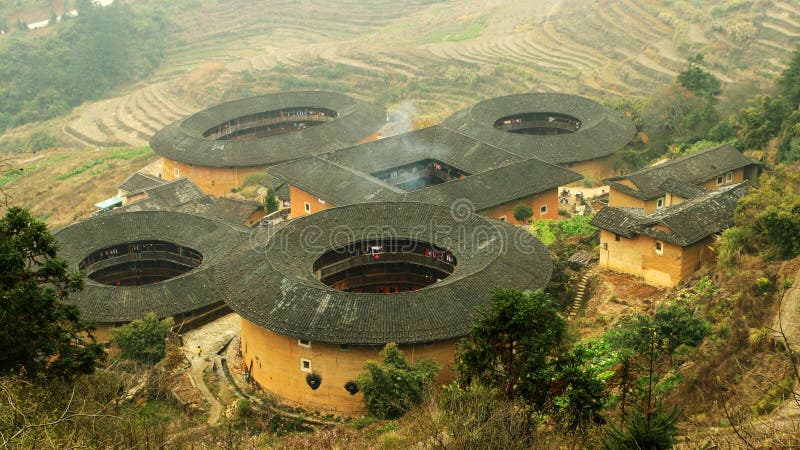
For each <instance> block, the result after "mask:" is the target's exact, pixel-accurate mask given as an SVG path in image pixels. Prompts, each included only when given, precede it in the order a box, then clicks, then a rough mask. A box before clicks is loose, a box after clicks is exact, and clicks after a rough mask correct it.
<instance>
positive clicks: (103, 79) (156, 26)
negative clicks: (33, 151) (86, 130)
mask: <svg viewBox="0 0 800 450" xmlns="http://www.w3.org/2000/svg"><path fill="white" fill-rule="evenodd" d="M78 11H79V15H78V17H76V18H72V19H67V18H66V17H64V19H63V20H62V21H61V22H59V23H58V24H56V25H55V26H52V30H48V31H50V32H48V33H43V34H39V33H37V34H33V33H32V32H15V33H11V34H9V35H6V36H3V38H2V39H1V40H0V59H2V60H3V61H5V64H3V65H2V66H0V132H3V131H5V130H6V129H8V128H10V127H14V126H17V125H21V124H25V123H29V122H33V121H40V120H45V119H49V118H52V117H56V116H58V115H61V114H64V113H66V112H68V111H69V110H70V109H71V108H73V107H75V106H77V105H80V104H81V103H83V102H85V101H87V100H93V99H97V98H99V97H101V96H102V95H104V94H106V93H107V92H108V91H109V90H111V89H112V88H113V87H115V86H117V85H119V84H120V83H124V82H130V81H134V80H137V79H140V78H142V77H144V76H146V75H148V74H149V73H151V72H152V70H153V69H154V68H155V67H156V66H157V65H158V64H159V62H160V61H161V58H162V56H163V50H164V34H165V31H166V28H167V20H166V19H165V18H164V17H162V16H161V15H160V14H158V13H156V12H153V11H151V10H148V9H145V8H139V7H133V6H129V5H118V4H114V5H112V6H109V7H105V8H103V7H99V6H93V5H91V4H90V2H88V1H82V2H79V3H78Z"/></svg>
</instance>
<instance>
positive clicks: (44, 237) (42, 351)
mask: <svg viewBox="0 0 800 450" xmlns="http://www.w3.org/2000/svg"><path fill="white" fill-rule="evenodd" d="M68 267H69V264H68V263H67V261H65V260H64V259H62V258H60V257H59V256H58V244H57V243H56V240H55V238H54V237H53V236H52V235H51V234H50V232H49V231H48V230H47V225H45V223H44V222H43V221H41V220H38V219H36V218H34V217H32V216H31V215H30V213H29V212H28V211H26V210H24V209H22V208H19V207H12V208H10V209H9V210H8V211H7V212H6V214H5V216H4V217H3V218H2V219H0V289H2V294H1V295H0V373H11V372H14V371H17V370H20V369H22V370H24V371H25V372H26V373H27V374H28V375H29V376H36V375H38V374H42V373H44V374H51V375H56V376H63V377H69V376H72V375H74V374H78V373H91V372H92V371H93V370H94V368H95V363H96V360H97V359H98V358H100V356H101V355H102V354H103V351H102V349H101V348H100V346H99V345H97V344H96V343H95V342H94V338H93V337H92V334H91V333H92V330H93V329H92V328H91V327H89V326H88V325H87V324H86V323H84V322H83V321H82V320H81V317H80V312H79V311H78V308H77V307H75V306H74V305H68V304H66V303H64V301H65V300H66V299H67V296H68V295H69V293H72V292H77V291H79V290H81V289H82V288H83V277H82V275H81V274H79V273H74V272H70V271H69V270H68Z"/></svg>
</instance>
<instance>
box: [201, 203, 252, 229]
mask: <svg viewBox="0 0 800 450" xmlns="http://www.w3.org/2000/svg"><path fill="white" fill-rule="evenodd" d="M263 207H264V205H263V204H261V203H259V202H254V201H251V200H239V199H235V198H227V197H218V198H215V199H214V201H213V202H211V203H210V204H209V206H208V208H207V209H206V210H205V211H204V214H203V215H208V216H212V217H217V218H220V219H224V220H227V221H229V222H233V223H244V221H245V220H247V219H248V218H250V216H252V215H253V214H254V213H255V212H257V211H258V210H263Z"/></svg>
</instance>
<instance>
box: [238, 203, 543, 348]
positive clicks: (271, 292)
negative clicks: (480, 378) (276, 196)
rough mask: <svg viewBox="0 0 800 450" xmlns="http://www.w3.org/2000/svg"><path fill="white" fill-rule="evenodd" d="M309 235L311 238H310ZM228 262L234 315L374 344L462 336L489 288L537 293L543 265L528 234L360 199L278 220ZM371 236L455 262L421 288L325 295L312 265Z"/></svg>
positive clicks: (285, 331) (482, 220) (417, 206)
mask: <svg viewBox="0 0 800 450" xmlns="http://www.w3.org/2000/svg"><path fill="white" fill-rule="evenodd" d="M309 230H312V233H311V234H313V236H314V237H313V238H312V239H311V240H309V238H310V237H311V234H309ZM273 232H274V233H273V234H269V233H268V234H267V235H265V236H266V237H265V240H266V242H265V246H264V249H263V251H259V252H256V251H253V250H252V249H248V250H246V251H245V252H244V254H243V255H241V256H239V257H237V264H231V265H229V266H228V274H227V276H226V279H228V280H229V281H230V282H231V283H233V284H234V285H235V286H236V289H235V290H233V291H231V292H230V296H229V297H228V298H226V303H227V304H228V305H229V306H230V307H231V308H232V309H233V310H234V311H236V312H237V313H238V314H240V315H241V316H242V317H243V318H245V319H247V320H249V321H251V322H253V323H256V324H258V325H260V326H262V327H264V328H266V329H268V330H271V331H273V332H275V333H279V334H282V335H285V336H290V337H293V338H297V339H307V340H310V341H317V342H328V343H338V344H364V345H373V344H374V345H383V344H385V343H387V342H397V343H419V342H432V341H438V340H445V339H452V338H457V337H460V336H465V335H466V334H467V333H469V331H470V329H471V326H472V323H473V321H474V319H475V313H476V311H477V310H478V309H479V308H481V307H484V306H486V305H488V304H489V302H490V301H491V300H490V292H491V290H492V289H493V288H496V287H499V288H520V289H539V288H543V287H544V286H545V285H546V284H547V282H548V281H549V279H550V275H551V271H552V262H551V260H550V256H549V253H548V252H547V249H546V248H545V247H544V245H542V243H541V242H539V241H538V240H537V239H535V238H534V237H533V236H532V235H531V234H530V233H529V232H527V231H526V230H524V229H522V228H517V227H514V226H511V225H508V224H506V223H504V222H500V221H497V220H494V219H489V218H486V217H483V216H480V215H476V214H472V215H468V216H465V217H464V218H463V220H457V219H456V218H454V217H453V214H451V211H450V209H448V208H444V207H441V206H435V205H430V204H423V203H405V202H380V203H360V204H355V205H350V206H344V207H337V208H331V209H327V210H324V211H321V212H318V213H316V214H312V215H310V216H305V217H302V218H299V219H295V220H293V221H290V222H288V223H284V224H282V225H281V226H279V227H278V228H277V229H276V230H273ZM367 238H370V239H375V238H384V239H385V238H410V239H414V240H419V241H424V242H429V243H432V244H434V245H437V246H440V247H444V248H447V249H448V250H449V251H451V252H452V253H453V255H454V256H455V258H456V260H457V261H458V265H457V266H456V267H455V270H454V272H453V273H452V274H451V275H450V276H448V277H447V278H444V279H442V280H440V281H438V282H436V283H434V284H432V285H430V286H427V287H424V288H421V289H418V290H415V291H407V292H399V293H393V294H377V293H374V294H373V293H353V292H344V291H338V290H334V289H333V288H331V287H329V286H327V285H325V284H323V283H322V282H321V281H319V280H318V279H317V278H316V276H315V274H314V272H313V265H314V262H315V261H316V260H317V259H318V258H319V257H320V256H321V255H322V254H324V253H325V252H327V251H329V250H331V249H335V248H339V247H341V246H343V245H347V244H349V243H352V242H357V241H360V240H364V239H367Z"/></svg>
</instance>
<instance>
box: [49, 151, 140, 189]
mask: <svg viewBox="0 0 800 450" xmlns="http://www.w3.org/2000/svg"><path fill="white" fill-rule="evenodd" d="M151 152H152V150H151V149H150V147H139V148H135V149H131V148H125V147H122V148H117V149H112V152H111V154H110V155H108V156H103V157H102V158H97V159H94V160H92V161H89V162H87V163H86V164H83V165H81V166H78V167H76V168H74V169H72V170H70V171H69V172H67V173H62V174H61V175H59V176H57V177H56V179H58V180H59V181H63V180H67V179H69V178H72V177H74V176H76V175H80V174H82V173H83V172H86V171H87V170H89V169H91V168H94V167H97V166H99V165H100V164H103V163H105V162H107V161H113V160H115V159H124V160H130V159H133V158H136V157H139V156H144V155H147V154H149V153H151ZM105 170H106V169H104V168H98V169H95V170H93V171H91V172H90V174H92V175H97V174H100V173H103V172H105Z"/></svg>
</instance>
